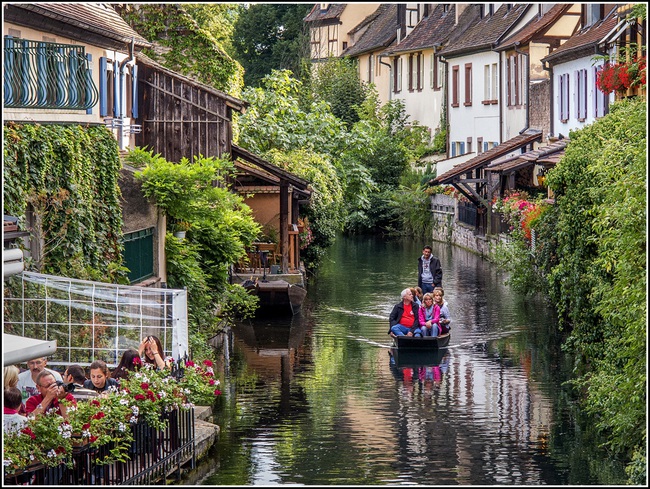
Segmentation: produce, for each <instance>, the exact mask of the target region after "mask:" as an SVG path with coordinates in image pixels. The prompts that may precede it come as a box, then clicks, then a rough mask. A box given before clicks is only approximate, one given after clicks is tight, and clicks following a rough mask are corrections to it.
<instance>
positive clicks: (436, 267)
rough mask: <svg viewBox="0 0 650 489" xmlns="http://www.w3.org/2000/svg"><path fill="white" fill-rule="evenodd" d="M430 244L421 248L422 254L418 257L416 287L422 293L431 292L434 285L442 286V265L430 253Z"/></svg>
mask: <svg viewBox="0 0 650 489" xmlns="http://www.w3.org/2000/svg"><path fill="white" fill-rule="evenodd" d="M431 252H432V249H431V246H429V245H426V246H425V247H424V248H423V249H422V256H421V257H420V258H418V287H420V288H421V289H422V293H423V294H426V293H427V292H433V289H434V288H435V287H442V267H441V266H440V260H438V258H437V257H435V256H433V255H432V254H431Z"/></svg>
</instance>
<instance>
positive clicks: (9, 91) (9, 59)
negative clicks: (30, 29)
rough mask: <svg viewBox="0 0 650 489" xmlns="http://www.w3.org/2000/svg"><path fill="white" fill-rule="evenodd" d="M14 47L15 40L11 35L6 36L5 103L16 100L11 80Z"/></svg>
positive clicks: (9, 103) (13, 64) (8, 103)
mask: <svg viewBox="0 0 650 489" xmlns="http://www.w3.org/2000/svg"><path fill="white" fill-rule="evenodd" d="M13 47H14V40H13V38H12V37H11V36H6V37H5V66H4V68H5V73H4V77H3V78H4V93H5V96H4V102H5V105H11V104H12V103H13V101H14V92H13V87H12V86H11V80H12V78H13V72H14V66H15V62H16V60H15V56H14V52H13V50H12V48H13Z"/></svg>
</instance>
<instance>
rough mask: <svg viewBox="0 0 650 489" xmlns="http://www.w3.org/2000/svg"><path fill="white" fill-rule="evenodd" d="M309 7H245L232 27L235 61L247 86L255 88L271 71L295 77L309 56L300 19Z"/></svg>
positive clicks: (303, 5) (279, 5)
mask: <svg viewBox="0 0 650 489" xmlns="http://www.w3.org/2000/svg"><path fill="white" fill-rule="evenodd" d="M310 9H311V5H310V4H289V3H255V4H250V5H248V6H245V7H244V8H243V9H242V11H241V12H240V13H239V16H238V18H237V21H236V22H235V25H234V33H233V39H232V44H233V47H234V52H235V58H236V59H237V60H238V61H239V62H240V63H241V64H242V66H243V67H244V70H245V75H244V81H245V83H246V86H248V87H259V86H260V83H261V81H262V79H263V78H264V77H265V76H266V75H269V74H271V72H272V71H273V70H290V71H291V72H292V73H293V74H294V76H296V77H299V76H300V74H301V69H302V63H301V62H302V60H303V59H305V58H308V57H309V51H308V49H309V43H308V42H309V37H308V34H307V32H306V28H305V24H304V22H303V18H304V17H305V16H306V15H307V14H308V13H309V10H310Z"/></svg>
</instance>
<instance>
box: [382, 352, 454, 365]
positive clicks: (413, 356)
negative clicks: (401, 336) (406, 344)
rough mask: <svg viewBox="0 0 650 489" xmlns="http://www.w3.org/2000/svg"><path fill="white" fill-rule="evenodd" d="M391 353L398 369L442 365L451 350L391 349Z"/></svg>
mask: <svg viewBox="0 0 650 489" xmlns="http://www.w3.org/2000/svg"><path fill="white" fill-rule="evenodd" d="M389 353H390V355H391V356H392V357H393V361H394V365H395V367H398V368H416V367H435V366H438V365H440V364H441V363H442V361H443V358H444V357H445V355H448V354H449V349H447V348H435V349H424V348H410V349H407V348H403V349H401V350H400V349H398V348H391V350H390V352H389Z"/></svg>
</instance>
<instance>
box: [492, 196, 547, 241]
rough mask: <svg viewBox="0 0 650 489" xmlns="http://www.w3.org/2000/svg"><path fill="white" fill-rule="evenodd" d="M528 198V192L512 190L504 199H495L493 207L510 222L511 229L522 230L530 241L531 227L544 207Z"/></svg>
mask: <svg viewBox="0 0 650 489" xmlns="http://www.w3.org/2000/svg"><path fill="white" fill-rule="evenodd" d="M528 199H529V197H528V194H527V193H526V192H512V193H510V194H508V195H507V196H506V197H504V198H503V199H495V200H494V201H493V202H492V208H493V209H494V210H495V211H496V212H498V213H499V214H501V215H502V216H503V218H504V220H505V221H506V222H508V223H509V224H510V231H514V230H521V232H522V233H523V235H524V237H525V238H526V240H527V241H528V242H529V243H530V240H531V229H532V227H533V225H534V223H535V221H536V220H537V219H538V218H539V216H540V215H541V214H542V212H543V211H544V207H543V206H542V205H540V204H539V203H537V202H533V201H530V200H528Z"/></svg>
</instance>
